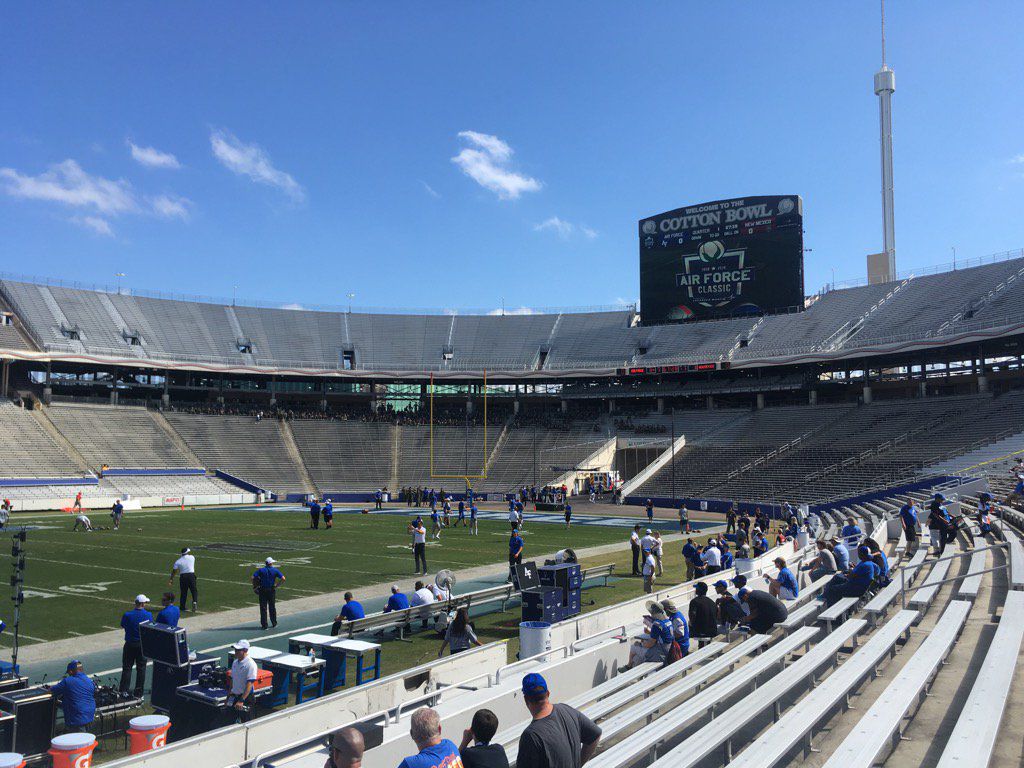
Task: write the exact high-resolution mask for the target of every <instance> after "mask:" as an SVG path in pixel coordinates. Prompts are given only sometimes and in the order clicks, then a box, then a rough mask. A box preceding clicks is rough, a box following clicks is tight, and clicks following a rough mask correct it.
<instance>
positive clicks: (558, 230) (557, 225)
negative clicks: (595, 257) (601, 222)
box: [533, 216, 598, 240]
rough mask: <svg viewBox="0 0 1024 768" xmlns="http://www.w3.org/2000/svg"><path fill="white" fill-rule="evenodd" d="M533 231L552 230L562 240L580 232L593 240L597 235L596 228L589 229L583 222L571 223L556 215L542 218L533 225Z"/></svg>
mask: <svg viewBox="0 0 1024 768" xmlns="http://www.w3.org/2000/svg"><path fill="white" fill-rule="evenodd" d="M533 231H534V232H548V231H550V232H554V233H555V234H556V235H558V236H559V237H560V238H561V239H562V240H568V239H569V238H571V237H572V236H574V235H576V234H580V235H582V236H583V237H585V238H587V240H593V239H594V238H596V237H597V236H598V233H597V230H595V229H591V228H590V227H588V226H587V225H585V224H573V223H572V222H571V221H566V220H565V219H560V218H559V217H558V216H551V217H549V218H547V219H544V221H542V222H541V223H540V224H534V225H533Z"/></svg>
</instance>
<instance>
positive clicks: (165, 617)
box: [156, 592, 181, 627]
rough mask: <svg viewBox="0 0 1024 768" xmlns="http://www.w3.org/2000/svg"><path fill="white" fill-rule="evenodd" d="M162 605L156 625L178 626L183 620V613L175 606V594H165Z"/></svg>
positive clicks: (161, 598) (161, 599) (161, 601)
mask: <svg viewBox="0 0 1024 768" xmlns="http://www.w3.org/2000/svg"><path fill="white" fill-rule="evenodd" d="M160 605H162V606H163V607H162V608H161V609H160V613H158V614H157V615H156V623H157V624H166V625H167V626H169V627H176V626H178V621H179V619H181V611H180V610H179V609H178V606H176V605H175V604H174V593H173V592H164V593H163V595H162V596H161V597H160Z"/></svg>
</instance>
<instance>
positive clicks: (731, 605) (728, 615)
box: [714, 579, 747, 628]
mask: <svg viewBox="0 0 1024 768" xmlns="http://www.w3.org/2000/svg"><path fill="white" fill-rule="evenodd" d="M714 587H715V592H716V593H718V600H717V601H716V605H717V607H718V623H719V624H721V625H722V626H724V627H727V628H731V627H735V626H736V625H737V624H740V623H742V622H743V620H744V619H745V618H746V616H747V614H746V612H745V611H744V610H743V604H742V603H740V601H739V600H738V599H737V598H735V597H734V596H733V595H732V594H731V593H730V592H729V584H728V583H727V582H725V581H723V580H721V579H719V580H718V581H716V582H715V584H714Z"/></svg>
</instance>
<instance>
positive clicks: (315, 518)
mask: <svg viewBox="0 0 1024 768" xmlns="http://www.w3.org/2000/svg"><path fill="white" fill-rule="evenodd" d="M309 527H310V528H312V529H314V530H315V529H317V528H319V527H320V502H318V501H317V500H316V499H313V500H312V501H310V502H309Z"/></svg>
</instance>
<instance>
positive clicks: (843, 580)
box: [825, 546, 879, 605]
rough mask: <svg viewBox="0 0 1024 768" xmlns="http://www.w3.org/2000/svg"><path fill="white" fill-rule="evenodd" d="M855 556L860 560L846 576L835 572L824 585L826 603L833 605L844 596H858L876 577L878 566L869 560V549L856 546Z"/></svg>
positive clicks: (868, 587) (865, 590) (866, 589)
mask: <svg viewBox="0 0 1024 768" xmlns="http://www.w3.org/2000/svg"><path fill="white" fill-rule="evenodd" d="M857 556H858V557H859V558H860V562H859V563H857V566H856V567H855V568H854V569H853V570H852V571H851V572H850V574H849V575H848V576H847V575H846V574H843V573H839V574H836V575H835V576H834V577H833V578H832V581H830V582H829V583H828V584H827V585H826V586H825V604H826V605H833V604H834V603H836V602H838V601H839V600H841V599H842V598H844V597H860V596H861V595H863V594H864V593H865V592H867V591H868V589H870V588H871V585H872V584H873V583H874V581H875V579H877V578H878V574H879V568H878V566H877V565H875V563H874V562H872V560H871V550H869V549H868V548H867V547H864V546H862V547H858V548H857Z"/></svg>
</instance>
